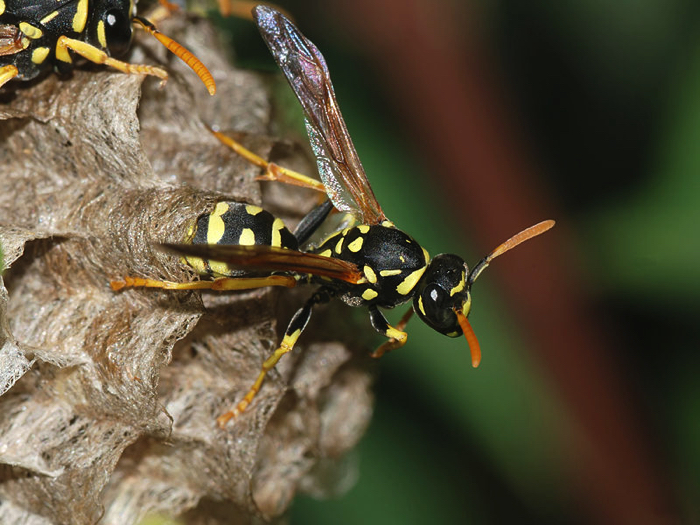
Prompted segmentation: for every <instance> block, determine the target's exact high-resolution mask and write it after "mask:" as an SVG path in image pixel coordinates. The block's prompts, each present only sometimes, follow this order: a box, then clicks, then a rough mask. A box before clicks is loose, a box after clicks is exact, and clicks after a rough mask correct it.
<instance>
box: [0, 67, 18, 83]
mask: <svg viewBox="0 0 700 525" xmlns="http://www.w3.org/2000/svg"><path fill="white" fill-rule="evenodd" d="M17 75H19V71H18V69H17V68H16V67H15V66H13V65H12V64H10V65H8V66H2V67H0V87H2V86H4V85H5V84H7V83H8V82H9V81H10V80H12V79H13V78H15V77H16V76H17Z"/></svg>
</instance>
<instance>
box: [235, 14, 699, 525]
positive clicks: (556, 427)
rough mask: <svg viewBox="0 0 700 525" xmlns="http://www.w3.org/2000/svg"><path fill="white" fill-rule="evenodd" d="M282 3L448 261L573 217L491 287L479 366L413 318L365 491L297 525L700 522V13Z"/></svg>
mask: <svg viewBox="0 0 700 525" xmlns="http://www.w3.org/2000/svg"><path fill="white" fill-rule="evenodd" d="M280 4H281V5H282V6H283V7H285V8H286V9H288V10H289V11H290V12H291V13H293V15H294V16H295V17H296V20H297V23H298V25H299V27H300V28H301V30H302V31H303V32H304V33H305V34H306V36H307V37H309V38H310V39H311V40H312V41H313V42H314V43H315V44H316V45H317V46H318V48H319V49H320V50H321V51H322V53H323V54H324V55H325V57H326V60H327V62H328V65H329V69H330V71H331V74H332V77H333V80H334V85H335V88H336V94H337V97H338V100H339V103H340V107H341V108H342V110H343V114H344V116H345V119H346V122H347V124H348V127H349V130H350V133H351V135H352V137H353V139H354V141H355V144H356V146H357V149H358V151H359V153H360V157H361V158H362V160H363V163H364V166H365V169H366V170H367V173H368V175H369V178H370V181H371V182H372V184H373V187H374V189H375V192H376V194H377V197H378V199H379V201H380V202H381V203H382V206H383V208H384V211H385V212H386V213H387V215H388V216H389V217H390V218H391V219H392V220H393V221H394V222H395V223H396V224H397V225H398V226H399V227H401V228H402V229H404V230H405V231H407V232H409V233H410V234H411V235H413V236H414V237H415V238H416V239H417V240H419V241H420V242H421V243H422V244H423V245H424V246H425V247H426V249H428V251H429V252H430V253H431V254H432V255H435V254H437V253H441V252H453V253H458V254H460V255H462V256H463V257H465V259H467V261H469V262H470V263H472V264H474V263H476V262H477V261H478V259H479V258H480V257H482V256H483V255H485V254H486V253H488V252H489V251H490V250H492V249H493V248H494V247H495V246H496V245H497V244H499V243H500V242H502V241H503V240H505V239H506V238H508V237H509V236H510V235H512V234H513V233H515V232H517V231H520V230H521V229H523V228H525V227H527V226H529V225H530V224H533V223H535V222H538V221H540V220H542V219H547V218H552V219H556V220H557V223H558V224H557V227H556V228H555V229H554V230H552V231H551V232H549V233H547V234H545V235H544V236H543V237H541V238H538V239H536V240H533V241H530V242H529V243H527V244H526V245H523V246H522V247H519V248H517V249H516V250H515V251H513V252H511V253H509V254H508V255H506V256H504V257H503V258H501V259H499V260H498V261H496V262H495V263H494V264H493V265H492V267H491V268H489V270H488V271H487V272H486V273H485V274H484V276H482V278H481V279H480V280H479V282H478V283H477V284H476V285H475V287H474V307H473V310H472V315H471V316H470V320H471V322H472V325H473V326H474V329H475V330H476V332H477V335H478V337H479V339H480V342H481V346H482V350H483V353H484V357H483V361H482V365H481V367H480V368H478V369H476V370H474V369H472V368H471V367H470V360H469V354H468V350H467V346H466V343H465V341H463V340H460V339H458V340H451V339H448V338H446V337H444V336H441V335H440V334H438V333H436V332H432V331H431V330H430V329H428V328H427V327H425V326H423V325H422V324H421V323H420V322H419V321H417V320H415V319H414V320H413V321H412V322H411V323H410V324H409V325H408V332H409V342H408V344H407V345H406V347H404V348H403V349H401V350H399V351H396V352H395V353H393V354H391V355H388V356H385V357H384V358H383V359H382V360H381V363H380V366H379V367H378V379H377V384H376V392H377V409H376V414H375V417H374V420H373V422H372V425H371V427H370V429H369V432H368V434H367V436H366V437H365V439H364V440H363V441H362V443H361V444H360V446H359V447H358V449H357V451H356V454H355V457H354V458H353V460H354V461H356V462H357V465H359V482H358V483H357V484H356V485H355V486H354V487H353V488H352V489H351V490H350V491H349V492H348V493H347V494H346V495H345V496H343V497H342V498H339V499H335V500H330V501H325V502H318V501H316V500H312V499H309V498H305V497H301V498H299V499H298V500H297V502H296V503H295V505H294V508H293V511H292V513H291V517H292V522H293V523H331V522H332V523H335V524H356V523H363V524H372V523H382V524H384V523H401V524H412V523H416V524H423V523H430V522H431V521H432V522H435V523H457V522H460V523H510V522H513V521H516V520H517V522H518V523H680V522H683V523H691V522H697V521H698V520H700V504H699V503H698V501H700V500H699V499H698V497H697V496H698V494H700V490H699V489H700V417H699V414H700V382H699V381H698V370H700V368H699V365H700V355H699V352H698V350H699V349H700V345H699V344H698V342H699V341H700V337H698V336H699V335H700V334H699V333H698V332H699V331H700V329H699V328H698V326H699V325H700V323H699V322H698V321H700V319H699V317H698V314H699V312H700V308H699V306H700V240H699V234H698V226H699V225H700V187H699V186H700V177H698V171H699V168H700V149H699V148H698V144H699V139H700V33H699V32H698V30H697V28H698V27H699V26H698V22H700V16H699V15H700V13H699V12H698V11H700V4H698V3H697V2H693V1H689V0H639V1H637V2H597V1H593V0H579V1H577V2H551V1H542V0H534V1H530V2H520V1H516V0H504V1H482V2H448V1H445V0H442V1H439V2H436V1H434V2H428V1H427V0H423V1H421V0H402V1H398V0H395V1H394V0H382V1H378V2H371V1H369V0H357V1H354V2H341V1H324V2H318V1H313V2H301V1H299V2H291V1H290V2H280ZM228 23H230V25H231V27H232V33H233V41H234V44H235V46H236V50H237V51H236V52H237V54H238V55H239V58H240V60H242V61H243V62H244V63H249V64H251V65H255V66H256V67H262V68H265V69H268V70H269V71H274V70H275V66H274V63H273V61H272V59H271V58H270V57H269V55H268V54H267V50H266V48H265V47H264V44H263V43H262V41H261V40H260V38H259V36H258V35H257V32H256V30H255V29H254V28H253V27H252V25H251V24H250V23H249V22H245V21H241V20H234V21H232V22H228ZM286 89H287V88H283V90H282V91H283V92H284V91H286ZM283 96H285V95H283ZM286 96H287V97H289V99H288V101H289V103H288V105H289V106H290V107H296V104H295V102H294V100H293V98H292V97H291V94H290V93H289V92H287V95H286ZM282 106H284V104H282ZM297 117H298V116H297ZM297 117H291V118H292V120H294V118H297ZM296 122H297V129H298V130H302V128H301V126H300V124H298V122H300V120H297V121H296ZM300 133H303V131H300ZM402 312H403V310H402V311H401V312H398V311H397V312H394V314H396V315H395V317H394V320H396V319H397V318H398V316H399V315H400V314H401V313H402ZM358 314H359V315H360V316H362V314H363V313H362V312H358ZM361 322H366V324H367V330H368V331H371V330H372V329H371V327H370V326H369V322H368V321H366V320H365V319H364V318H363V319H362V321H361ZM379 339H380V338H379V337H377V338H376V341H375V342H376V343H379V342H380V341H379ZM350 470H352V469H350ZM348 475H349V476H351V475H352V474H351V473H349V474H348Z"/></svg>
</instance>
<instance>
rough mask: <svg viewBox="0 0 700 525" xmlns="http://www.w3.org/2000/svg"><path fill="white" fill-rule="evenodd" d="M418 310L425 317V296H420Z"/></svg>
mask: <svg viewBox="0 0 700 525" xmlns="http://www.w3.org/2000/svg"><path fill="white" fill-rule="evenodd" d="M418 309H419V310H420V313H422V314H423V315H425V307H424V306H423V296H422V295H419V296H418Z"/></svg>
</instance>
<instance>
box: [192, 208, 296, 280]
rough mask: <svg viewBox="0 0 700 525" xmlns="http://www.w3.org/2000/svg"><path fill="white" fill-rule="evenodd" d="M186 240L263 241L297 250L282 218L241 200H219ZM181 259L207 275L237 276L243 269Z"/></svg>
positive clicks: (200, 219)
mask: <svg viewBox="0 0 700 525" xmlns="http://www.w3.org/2000/svg"><path fill="white" fill-rule="evenodd" d="M185 242H186V243H191V244H194V245H197V244H219V245H236V244H237V245H241V246H255V245H265V246H274V247H277V248H286V249H290V250H297V249H298V248H299V243H298V241H297V238H296V237H295V236H294V234H293V233H292V232H291V231H289V230H288V229H287V227H286V226H285V224H284V222H282V219H280V218H278V217H275V216H274V215H272V214H271V213H270V212H268V211H266V210H263V209H262V208H260V207H259V206H254V205H252V204H244V203H240V202H219V203H218V204H217V205H216V206H215V208H214V211H213V212H211V213H209V214H205V215H202V216H201V217H199V219H197V222H196V223H195V224H193V225H192V227H191V228H190V230H189V231H188V232H187V237H186V238H185ZM184 262H186V263H187V264H189V265H190V266H191V267H192V268H194V269H195V270H196V271H197V272H198V273H199V274H201V275H205V276H207V277H212V278H219V277H240V276H241V275H242V274H243V272H242V271H241V270H239V269H237V268H235V267H231V266H229V265H228V264H227V263H225V262H220V261H212V260H209V259H202V258H201V257H194V256H190V257H184Z"/></svg>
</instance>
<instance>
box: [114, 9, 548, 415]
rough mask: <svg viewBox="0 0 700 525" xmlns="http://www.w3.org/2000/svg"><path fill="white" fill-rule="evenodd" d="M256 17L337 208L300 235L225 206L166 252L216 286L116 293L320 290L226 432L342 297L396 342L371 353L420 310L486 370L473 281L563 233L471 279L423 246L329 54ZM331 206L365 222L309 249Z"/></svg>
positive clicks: (277, 22) (320, 211) (532, 231)
mask: <svg viewBox="0 0 700 525" xmlns="http://www.w3.org/2000/svg"><path fill="white" fill-rule="evenodd" d="M253 15H254V18H255V20H256V23H257V25H258V28H259V29H260V32H261V34H262V37H263V39H264V40H265V42H266V43H267V45H268V47H269V48H270V50H271V52H272V55H273V56H274V57H275V59H276V61H277V64H278V65H279V67H280V68H281V69H282V71H283V72H284V74H285V75H286V77H287V80H288V81H289V84H290V86H291V87H292V89H293V91H294V93H295V94H296V96H297V98H298V99H299V102H300V103H301V105H302V107H303V109H304V114H305V116H306V129H307V132H308V135H309V139H310V141H311V147H312V149H313V152H314V155H315V157H316V161H317V164H318V171H319V174H320V176H321V180H322V182H323V189H324V190H325V192H326V193H327V195H328V197H329V199H330V201H327V202H326V203H324V204H322V205H320V206H319V207H317V208H315V209H314V210H312V211H311V212H310V213H309V214H308V215H307V216H306V217H305V218H304V219H303V220H302V221H301V223H300V226H299V227H298V228H297V230H296V231H295V232H294V234H292V233H291V232H290V231H289V230H287V228H286V227H285V226H284V224H283V223H282V221H281V220H280V219H276V218H274V217H273V216H272V215H270V214H269V213H267V212H265V211H264V210H262V209H261V208H258V207H253V206H247V205H245V204H237V203H219V204H218V205H217V206H216V208H215V209H214V211H213V213H211V214H208V215H204V216H202V217H200V218H199V220H198V221H197V224H196V226H194V227H193V228H192V229H191V230H190V232H189V233H188V235H187V238H186V242H185V243H183V244H166V245H162V246H163V247H164V249H166V250H169V251H171V252H174V253H177V254H180V255H183V256H184V257H185V261H186V262H187V263H189V264H190V265H191V266H192V267H193V268H194V269H195V270H197V271H198V272H200V273H202V274H205V275H209V276H211V277H215V280H213V281H196V282H192V283H173V282H167V281H156V280H151V279H142V278H135V277H127V278H125V280H124V281H118V282H112V287H113V288H114V289H120V288H123V287H124V286H149V287H158V288H169V289H202V288H208V289H214V290H236V289H250V288H257V287H262V286H288V287H292V286H296V285H297V284H315V285H318V288H317V290H316V291H315V292H314V293H313V294H312V295H311V297H310V298H309V299H308V300H307V301H306V303H305V304H304V306H302V307H301V308H300V309H299V310H298V311H297V312H296V314H295V315H294V317H293V318H292V320H291V322H290V323H289V325H288V327H287V329H286V331H285V334H284V337H283V339H282V342H281V344H280V346H279V348H277V350H275V352H274V353H273V354H272V355H271V356H270V357H268V359H267V360H266V361H265V362H264V363H263V366H262V370H261V371H260V373H259V375H258V377H257V379H256V381H255V382H254V384H253V386H252V387H251V388H250V390H249V391H248V393H247V394H246V395H245V396H244V398H243V399H242V400H241V401H240V402H239V403H238V404H237V405H236V406H235V408H233V410H231V411H229V412H227V413H226V414H224V415H222V416H221V417H219V419H218V421H219V424H220V425H222V426H223V425H224V424H225V423H226V421H228V420H229V419H230V418H232V417H235V416H237V415H239V414H240V413H242V412H243V411H244V410H245V409H246V408H247V407H248V405H249V404H250V403H251V402H252V400H253V398H254V397H255V395H256V394H257V392H258V391H259V390H260V387H261V385H262V383H263V380H264V378H265V375H266V374H267V372H268V371H269V370H271V369H272V368H273V367H274V366H275V364H276V363H277V362H278V361H279V359H280V358H281V357H282V356H283V355H284V354H285V353H287V352H289V351H291V350H292V349H293V348H294V345H295V343H296V342H297V340H298V338H299V336H300V335H301V333H302V331H303V330H304V328H305V327H306V325H307V323H308V321H309V319H310V317H311V313H312V310H313V307H314V306H316V305H317V304H321V303H325V302H328V301H330V300H331V299H333V298H339V299H341V300H342V301H344V302H345V303H346V304H348V305H350V306H356V307H366V308H367V309H368V311H369V317H370V321H371V324H372V326H373V327H374V328H375V330H377V331H378V332H379V333H381V334H383V335H384V336H386V337H387V338H388V341H386V342H385V343H384V344H383V345H381V346H380V347H379V348H378V349H377V350H376V351H375V352H374V353H373V354H372V355H373V356H375V357H379V356H381V355H382V354H383V353H385V352H387V351H389V350H392V349H395V348H398V347H400V346H402V345H404V344H405V343H406V339H407V334H406V332H404V331H403V330H404V327H405V324H406V323H407V322H408V320H409V318H410V316H411V314H412V313H413V312H415V313H416V314H417V315H418V317H419V318H420V319H422V320H423V321H424V322H425V323H426V324H427V325H428V326H430V327H432V328H433V329H435V330H436V331H438V332H440V333H442V334H445V335H447V336H450V337H457V336H460V335H462V334H464V336H465V337H466V339H467V342H468V344H469V347H470V350H471V357H472V364H473V366H475V367H476V366H478V364H479V362H480V360H481V351H480V348H479V343H478V341H477V339H476V336H475V335H474V331H473V330H472V328H471V325H470V323H469V321H468V320H467V316H468V315H469V313H470V311H471V305H472V300H471V287H472V285H473V284H474V281H476V279H477V278H478V277H479V275H481V272H482V271H483V270H484V269H485V268H486V267H487V266H488V265H489V263H490V262H491V261H492V260H493V259H495V258H496V257H498V256H500V255H502V254H503V253H505V252H506V251H508V250H510V249H511V248H514V247H515V246H517V245H518V244H520V243H522V242H524V241H526V240H528V239H530V238H532V237H534V236H536V235H539V234H541V233H543V232H545V231H547V230H548V229H550V228H551V227H552V226H554V221H543V222H541V223H539V224H536V225H535V226H532V227H530V228H527V229H526V230H524V231H522V232H520V233H518V234H517V235H515V236H514V237H512V238H510V239H509V240H507V241H506V242H504V243H503V244H501V245H500V246H498V247H497V248H496V249H495V250H494V251H492V252H491V253H490V254H489V255H488V256H487V257H485V258H483V259H482V260H481V261H480V262H479V263H478V264H477V265H476V266H475V267H474V268H473V269H472V270H471V271H470V270H469V268H468V266H467V264H466V263H465V262H464V260H463V259H462V258H460V257H458V256H457V255H451V254H441V255H437V256H436V257H434V258H433V259H432V260H431V259H430V257H429V255H428V253H427V252H426V251H425V249H423V248H422V247H421V246H420V245H419V244H418V243H417V242H416V241H415V239H413V238H412V237H411V236H409V235H408V234H406V233H404V232H403V231H401V230H399V229H398V228H396V226H394V224H393V223H392V222H391V221H389V220H388V219H387V217H386V216H385V215H384V212H383V211H382V208H381V206H380V205H379V203H378V202H377V200H376V198H375V196H374V193H373V191H372V188H371V186H370V184H369V181H368V179H367V176H366V175H365V171H364V169H363V167H362V164H361V163H360V159H359V157H358V155H357V152H356V151H355V147H354V146H353V143H352V140H351V139H350V135H349V134H348V131H347V128H346V126H345V123H344V121H343V118H342V116H341V114H340V110H339V109H338V104H337V102H336V99H335V94H334V90H333V86H332V84H331V80H330V76H329V73H328V68H327V66H326V62H325V60H324V58H323V56H322V55H321V53H320V52H319V51H318V49H316V47H315V46H314V44H313V43H311V42H310V41H309V40H307V39H306V38H305V37H304V36H303V35H302V34H301V33H300V32H299V30H298V29H297V28H296V27H295V26H294V25H293V24H292V23H291V22H290V21H289V20H288V19H287V18H286V17H284V15H282V14H281V13H279V12H278V11H276V10H274V9H272V8H270V7H266V6H257V7H256V8H255V9H254V10H253ZM217 136H219V138H220V140H222V141H223V142H225V143H227V144H229V145H230V146H231V147H233V148H234V149H235V150H236V151H237V152H239V153H240V154H242V155H243V156H245V157H246V158H248V160H250V161H251V162H254V163H256V164H258V165H260V166H262V167H264V168H266V170H267V175H268V178H272V179H279V180H284V181H287V182H289V181H294V182H295V183H297V184H301V185H305V186H308V187H310V188H314V189H316V187H317V185H318V183H317V182H315V181H313V180H311V179H307V178H305V177H303V176H300V175H298V174H295V173H293V172H289V171H288V170H284V169H282V168H280V167H278V166H274V165H272V164H268V163H266V162H265V161H264V160H262V159H260V158H259V157H256V156H255V155H253V154H252V153H251V152H249V151H247V150H245V149H243V148H242V146H240V145H239V144H238V143H236V142H235V141H233V140H231V139H229V138H226V137H223V136H221V135H220V134H219V135H217ZM331 204H332V206H334V207H335V208H336V209H337V210H339V211H342V212H345V213H348V214H351V215H352V216H353V217H354V218H355V221H356V222H355V225H352V226H349V227H347V228H344V229H342V230H341V231H337V232H336V233H333V234H331V235H330V236H329V237H328V238H326V239H325V240H324V241H322V242H321V243H320V245H318V246H316V247H306V248H305V249H301V248H300V247H303V246H304V244H305V242H306V240H307V239H308V238H309V236H310V235H311V234H312V233H313V232H314V231H316V230H317V229H318V228H319V226H320V225H321V223H322V222H323V221H324V219H325V217H326V216H327V214H328V212H329V211H330V210H331V207H332V206H331ZM408 301H412V302H413V308H412V309H409V310H408V312H407V313H406V315H404V317H403V318H402V319H401V321H400V322H399V323H398V324H397V326H395V327H394V326H391V325H390V324H389V322H388V321H387V320H386V318H385V317H384V314H383V313H382V312H381V311H380V308H393V307H395V306H398V305H400V304H403V303H406V302H408Z"/></svg>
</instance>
